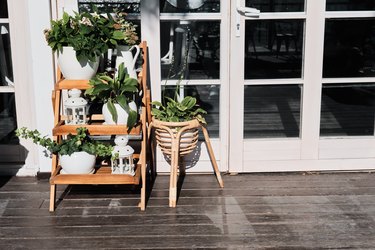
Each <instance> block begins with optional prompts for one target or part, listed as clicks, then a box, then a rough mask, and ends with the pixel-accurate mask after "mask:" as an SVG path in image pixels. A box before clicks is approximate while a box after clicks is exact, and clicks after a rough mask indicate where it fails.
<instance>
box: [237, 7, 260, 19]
mask: <svg viewBox="0 0 375 250" xmlns="http://www.w3.org/2000/svg"><path fill="white" fill-rule="evenodd" d="M237 12H238V13H239V14H240V15H242V16H252V17H259V14H260V10H258V9H256V8H251V7H240V6H237Z"/></svg>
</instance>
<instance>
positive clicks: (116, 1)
mask: <svg viewBox="0 0 375 250" xmlns="http://www.w3.org/2000/svg"><path fill="white" fill-rule="evenodd" d="M92 5H96V6H97V7H98V10H99V12H101V13H114V12H117V11H119V12H125V13H140V0H106V1H103V0H78V8H79V11H80V12H83V11H85V12H92Z"/></svg>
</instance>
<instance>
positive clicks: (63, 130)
mask: <svg viewBox="0 0 375 250" xmlns="http://www.w3.org/2000/svg"><path fill="white" fill-rule="evenodd" d="M82 126H84V127H85V128H87V130H88V132H89V134H90V135H113V134H115V135H140V134H141V131H142V124H141V123H140V124H138V125H137V126H135V127H134V128H132V130H131V131H129V132H128V127H127V126H125V125H103V124H102V123H98V124H95V123H93V124H82V125H65V124H64V121H60V122H59V123H58V124H57V126H56V127H54V128H53V130H52V134H53V135H54V136H56V135H68V134H72V135H73V134H76V133H77V131H76V129H77V128H79V127H82Z"/></svg>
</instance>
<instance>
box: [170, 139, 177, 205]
mask: <svg viewBox="0 0 375 250" xmlns="http://www.w3.org/2000/svg"><path fill="white" fill-rule="evenodd" d="M171 151H172V152H171V158H172V159H171V176H170V183H169V206H170V207H176V205H177V171H178V161H179V154H180V152H179V151H180V138H173V139H172V149H171Z"/></svg>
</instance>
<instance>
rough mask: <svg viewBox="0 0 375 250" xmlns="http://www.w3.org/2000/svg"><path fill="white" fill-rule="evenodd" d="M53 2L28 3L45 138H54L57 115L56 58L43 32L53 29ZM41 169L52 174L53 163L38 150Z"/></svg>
mask: <svg viewBox="0 0 375 250" xmlns="http://www.w3.org/2000/svg"><path fill="white" fill-rule="evenodd" d="M49 2H50V1H49V0H38V3H37V4H36V2H35V0H28V10H29V25H30V26H29V28H30V48H31V67H32V68H31V70H32V79H31V82H32V83H31V84H32V85H33V87H34V97H35V114H34V115H35V119H36V128H37V129H38V130H39V131H40V132H41V133H42V134H43V135H44V134H45V135H51V132H52V128H53V111H52V102H51V94H52V90H53V87H54V74H53V56H52V53H51V48H50V47H48V45H47V42H46V41H45V38H44V34H43V30H44V29H45V28H47V27H50V18H51V17H50V3H49ZM37 159H38V161H37V166H36V167H37V168H38V169H39V171H40V172H50V171H51V159H50V158H49V157H46V156H45V153H44V149H43V148H41V147H39V148H38V157H37Z"/></svg>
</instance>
